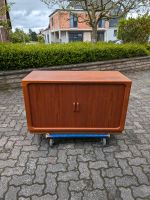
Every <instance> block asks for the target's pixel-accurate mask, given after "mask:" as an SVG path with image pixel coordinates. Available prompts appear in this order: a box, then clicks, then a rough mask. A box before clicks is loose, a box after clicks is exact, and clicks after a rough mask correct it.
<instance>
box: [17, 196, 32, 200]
mask: <svg viewBox="0 0 150 200" xmlns="http://www.w3.org/2000/svg"><path fill="white" fill-rule="evenodd" d="M18 200H30V198H27V197H19V198H18Z"/></svg>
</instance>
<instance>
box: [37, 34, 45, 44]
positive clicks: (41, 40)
mask: <svg viewBox="0 0 150 200" xmlns="http://www.w3.org/2000/svg"><path fill="white" fill-rule="evenodd" d="M37 37H38V42H39V43H44V37H43V36H42V35H38V36H37Z"/></svg>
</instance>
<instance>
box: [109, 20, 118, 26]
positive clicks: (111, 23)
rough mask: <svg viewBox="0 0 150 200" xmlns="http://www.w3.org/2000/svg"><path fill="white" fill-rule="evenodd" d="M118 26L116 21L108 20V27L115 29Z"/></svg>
mask: <svg viewBox="0 0 150 200" xmlns="http://www.w3.org/2000/svg"><path fill="white" fill-rule="evenodd" d="M117 25H118V19H117V18H116V19H110V20H109V27H116V26H117Z"/></svg>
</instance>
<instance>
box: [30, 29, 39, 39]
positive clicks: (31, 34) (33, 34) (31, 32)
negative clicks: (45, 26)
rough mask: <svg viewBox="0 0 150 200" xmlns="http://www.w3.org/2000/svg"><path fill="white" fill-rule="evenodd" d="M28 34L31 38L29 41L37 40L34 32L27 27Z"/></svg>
mask: <svg viewBox="0 0 150 200" xmlns="http://www.w3.org/2000/svg"><path fill="white" fill-rule="evenodd" d="M29 36H30V38H31V41H34V42H37V41H38V37H37V34H36V32H34V31H32V30H31V29H29Z"/></svg>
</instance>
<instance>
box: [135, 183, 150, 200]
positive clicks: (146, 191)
mask: <svg viewBox="0 0 150 200" xmlns="http://www.w3.org/2000/svg"><path fill="white" fill-rule="evenodd" d="M132 192H133V196H134V197H135V198H136V197H139V198H142V199H143V198H147V200H148V199H149V198H150V185H140V186H138V187H132Z"/></svg>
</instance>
